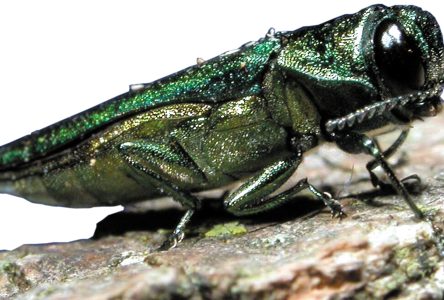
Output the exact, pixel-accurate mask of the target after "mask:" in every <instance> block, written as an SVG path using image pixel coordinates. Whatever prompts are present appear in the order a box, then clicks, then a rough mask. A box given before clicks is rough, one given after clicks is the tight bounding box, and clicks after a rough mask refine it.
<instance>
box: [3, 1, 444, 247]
mask: <svg viewBox="0 0 444 300" xmlns="http://www.w3.org/2000/svg"><path fill="white" fill-rule="evenodd" d="M370 4H373V1H356V0H349V1H345V0H343V1H325V2H324V1H318V0H310V1H279V0H273V1H239V0H238V1H232V0H225V1H217V2H216V1H189V0H188V1H155V2H154V1H152V3H151V1H47V0H39V1H19V0H18V1H2V2H1V3H0V144H4V143H6V142H9V141H12V140H14V139H16V138H19V137H21V136H23V135H25V134H28V133H30V132H31V131H34V130H36V129H39V128H42V127H44V126H47V125H50V124H51V123H53V122H56V121H58V120H60V119H62V118H65V117H68V116H70V115H72V114H74V113H77V112H79V111H82V110H84V109H87V108H89V107H91V106H93V105H95V104H98V103H100V102H102V101H104V100H107V99H109V98H112V97H114V96H116V95H118V94H121V93H123V92H125V91H127V89H128V85H129V84H131V83H141V82H150V81H153V80H155V79H158V78H160V77H163V76H166V75H168V74H170V73H173V72H175V71H178V70H180V69H183V68H185V67H187V66H189V65H193V64H195V62H196V58H197V57H202V58H205V59H208V58H211V57H214V56H216V55H218V54H220V53H222V52H224V51H227V50H231V49H234V48H237V47H238V46H240V45H241V44H243V43H245V42H248V41H250V40H257V39H258V38H260V37H262V36H264V35H265V33H266V32H267V30H268V28H269V27H274V28H276V30H278V31H283V30H294V29H297V28H299V27H302V26H305V25H314V24H318V23H321V22H324V21H326V20H329V19H331V18H334V17H336V16H339V15H342V14H345V13H354V12H356V11H358V10H359V9H361V8H364V7H366V6H368V5H370ZM384 4H386V5H393V4H403V3H400V2H398V1H385V3H384ZM404 4H405V3H404ZM408 4H416V5H418V6H421V7H423V8H424V9H427V10H429V11H430V12H432V13H433V14H434V15H435V17H436V18H437V19H438V21H439V22H440V23H441V24H444V11H443V7H444V5H442V4H440V1H437V0H431V1H424V0H423V1H410V3H408ZM119 209H120V208H119V207H115V208H106V209H105V208H94V209H66V208H58V207H47V206H43V205H36V204H31V203H28V202H27V201H25V200H23V199H20V198H16V197H12V196H8V195H0V249H12V248H15V247H17V246H19V245H21V244H24V243H45V242H57V241H70V240H73V239H79V238H88V237H90V236H91V235H92V233H93V231H94V229H95V224H96V222H98V221H100V220H101V219H102V218H103V217H104V216H105V215H106V214H108V213H111V212H115V211H117V210H119Z"/></svg>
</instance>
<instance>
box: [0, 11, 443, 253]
mask: <svg viewBox="0 0 444 300" xmlns="http://www.w3.org/2000/svg"><path fill="white" fill-rule="evenodd" d="M443 84H444V48H443V38H442V34H441V31H440V28H439V26H438V24H437V22H436V20H435V18H434V17H433V16H432V15H431V14H430V13H428V12H426V11H423V10H422V9H420V8H418V7H415V6H393V7H386V6H383V5H373V6H370V7H368V8H365V9H363V10H361V11H359V12H357V13H355V14H350V15H343V16H340V17H338V18H335V19H333V20H331V21H328V22H326V23H323V24H320V25H317V26H309V27H303V28H301V29H298V30H295V31H285V32H275V31H274V30H269V32H268V33H267V34H266V36H265V37H263V38H261V39H259V40H258V41H256V42H249V43H246V44H244V45H242V46H241V47H240V48H238V49H236V50H234V51H229V52H226V53H223V54H221V55H219V56H217V57H215V58H213V59H210V60H207V61H202V60H199V61H198V63H197V64H196V65H194V66H191V67H189V68H186V69H184V70H182V71H179V72H177V73H175V74H172V75H170V76H167V77H164V78H162V79H159V80H157V81H154V82H152V83H147V84H137V85H132V86H131V87H130V90H129V91H128V92H126V93H124V94H122V95H120V96H117V97H115V98H113V99H111V100H108V101H106V102H104V103H102V104H100V105H98V106H95V107H93V108H91V109H89V110H86V111H84V112H81V113H79V114H76V115H74V116H72V117H70V118H67V119H65V120H62V121H60V122H58V123H55V124H53V125H51V126H48V127H46V128H43V129H41V130H38V131H35V132H33V133H31V134H30V135H27V136H25V137H22V138H20V139H18V140H16V141H13V142H11V143H9V144H6V145H4V146H2V147H0V191H1V192H2V193H8V194H12V195H17V196H20V197H23V198H25V199H28V200H29V201H31V202H36V203H42V204H47V205H58V206H66V207H92V206H104V205H105V206H106V205H129V204H131V203H135V202H138V201H142V200H146V199H154V198H157V197H160V196H170V197H172V198H173V199H174V200H176V201H178V202H180V203H181V204H182V205H183V206H184V207H185V208H186V209H187V210H186V213H185V214H184V216H183V217H182V219H181V220H180V222H179V224H178V225H177V227H176V229H175V230H174V231H173V233H172V234H171V235H170V237H169V238H168V239H167V240H166V241H165V243H164V245H163V248H170V247H172V246H175V245H176V244H177V242H179V241H180V240H181V239H182V238H183V236H184V228H185V226H186V224H187V223H188V222H189V221H190V219H191V217H192V215H193V214H194V213H195V212H196V211H197V210H198V209H199V207H200V206H201V201H202V199H200V198H199V197H198V196H196V195H195V193H196V192H199V191H204V190H208V189H213V188H217V187H222V186H224V185H227V184H229V183H231V182H234V181H239V180H242V181H243V183H242V185H241V186H240V187H239V188H237V189H236V190H234V191H231V193H229V194H228V195H227V196H225V198H224V199H223V203H224V207H225V209H226V210H227V211H229V212H230V213H232V214H234V215H249V214H256V213H260V212H263V211H266V210H269V209H272V208H274V207H276V206H278V205H280V204H282V203H284V202H287V201H289V200H291V199H292V198H293V197H294V195H295V194H297V193H298V192H300V191H301V190H305V189H308V190H309V191H311V192H312V193H313V194H314V195H315V196H316V197H317V198H319V199H320V200H322V201H323V202H324V203H325V205H326V206H328V207H329V209H330V210H331V212H332V214H333V215H334V216H338V217H341V216H343V215H344V213H343V211H342V209H341V205H340V204H339V203H338V202H337V201H336V200H334V199H333V198H332V197H331V196H330V195H328V194H326V193H323V192H321V191H319V190H318V189H316V188H315V187H314V186H313V185H311V184H310V183H309V181H308V180H307V179H303V180H301V181H299V182H298V183H296V184H295V185H294V186H293V187H291V188H289V189H288V190H286V191H284V192H282V193H279V194H276V195H275V194H273V195H272V193H273V192H275V191H276V190H277V189H278V188H279V187H280V186H281V185H282V184H283V183H284V182H286V181H287V180H288V179H289V178H290V176H291V175H292V174H293V173H294V172H295V171H296V169H297V167H298V165H299V164H300V163H301V161H302V158H303V155H304V153H305V152H306V151H308V150H310V149H313V148H315V147H317V146H319V145H321V144H323V143H335V144H336V145H337V146H338V147H339V148H340V149H342V150H344V151H346V152H348V153H366V154H368V155H370V156H371V157H372V160H371V161H370V162H369V163H368V164H367V169H368V171H369V173H370V178H371V182H372V183H373V185H374V186H376V187H378V186H379V187H382V186H386V185H387V183H385V182H383V181H382V180H381V179H379V178H378V177H377V176H376V174H375V173H374V172H373V170H374V168H376V167H377V166H380V167H381V168H382V170H383V171H384V172H385V174H386V175H387V178H388V181H389V184H390V185H391V186H392V188H393V189H394V190H395V191H396V192H397V193H398V194H399V195H400V196H402V198H403V199H404V200H405V202H406V203H407V204H408V205H409V207H410V209H411V210H412V211H413V212H414V214H415V215H416V217H418V218H420V219H422V218H424V217H425V216H424V213H423V212H422V211H421V210H420V209H419V208H418V207H417V206H416V205H415V203H414V201H413V200H412V198H411V196H410V195H409V193H408V192H407V190H406V188H405V186H404V184H403V180H399V179H398V178H397V177H396V175H395V173H394V172H393V171H392V168H391V167H390V166H389V164H388V163H387V161H386V158H387V157H389V156H391V155H392V154H393V153H394V152H396V150H397V149H398V148H399V146H401V144H402V143H403V141H404V140H405V138H406V136H407V134H408V130H409V128H410V124H411V123H412V122H413V121H414V120H417V119H420V120H421V119H423V118H425V117H429V116H435V115H436V114H437V113H438V112H439V111H440V110H441V105H442V100H441V98H440V95H441V92H442V89H443ZM393 130H399V132H400V135H399V137H398V138H397V139H396V140H395V141H394V143H393V145H392V146H390V147H389V148H388V149H387V150H385V151H383V150H382V149H381V148H380V147H379V146H378V143H377V141H376V136H377V135H378V133H380V132H382V131H384V132H387V131H393Z"/></svg>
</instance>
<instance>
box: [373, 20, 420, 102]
mask: <svg viewBox="0 0 444 300" xmlns="http://www.w3.org/2000/svg"><path fill="white" fill-rule="evenodd" d="M374 50H375V61H376V65H377V67H378V70H379V72H380V75H381V77H382V78H381V79H382V81H383V83H384V85H385V86H386V87H387V88H389V89H390V90H391V91H392V92H393V93H395V94H403V93H406V92H409V91H412V90H418V89H420V88H421V87H422V86H423V85H424V83H425V70H424V65H423V62H422V58H421V52H420V51H419V49H418V46H417V45H416V43H415V41H414V40H413V38H411V37H409V36H407V35H406V34H405V32H404V30H403V29H402V27H401V26H400V25H399V23H397V22H396V21H394V20H385V21H382V22H381V24H379V25H378V27H377V28H376V31H375V35H374Z"/></svg>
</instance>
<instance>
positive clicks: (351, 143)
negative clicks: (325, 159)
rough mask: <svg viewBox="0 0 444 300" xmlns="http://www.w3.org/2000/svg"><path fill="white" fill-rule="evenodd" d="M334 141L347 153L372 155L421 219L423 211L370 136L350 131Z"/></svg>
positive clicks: (393, 185) (394, 187) (395, 188)
mask: <svg viewBox="0 0 444 300" xmlns="http://www.w3.org/2000/svg"><path fill="white" fill-rule="evenodd" d="M335 139H336V143H337V144H338V146H339V147H341V149H343V150H344V151H346V152H349V153H367V154H369V155H371V156H373V158H374V160H375V161H376V163H377V164H378V165H379V166H381V168H382V169H383V170H384V172H385V173H386V175H387V177H388V179H389V181H390V183H391V185H392V187H393V189H394V190H395V191H396V192H397V193H398V194H399V195H400V196H401V197H403V198H404V200H405V202H406V203H407V204H408V206H409V207H410V209H411V210H412V211H413V212H414V213H415V215H416V217H418V218H420V219H423V218H424V213H423V212H422V211H421V210H420V209H419V208H418V207H417V206H416V204H415V203H414V202H413V200H412V198H411V197H410V195H409V193H408V192H407V190H406V188H405V187H404V185H403V184H402V182H401V181H399V180H398V178H397V177H396V175H395V173H394V172H393V170H392V169H391V168H390V166H389V164H388V163H387V161H386V160H385V157H384V153H383V152H382V151H381V149H380V148H379V146H378V144H377V142H376V141H375V140H373V139H372V138H370V137H368V136H366V135H364V134H360V133H356V132H350V133H347V134H344V135H339V136H336V137H335ZM395 150H396V149H395Z"/></svg>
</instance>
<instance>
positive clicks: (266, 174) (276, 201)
mask: <svg viewBox="0 0 444 300" xmlns="http://www.w3.org/2000/svg"><path fill="white" fill-rule="evenodd" d="M301 160H302V153H301V152H299V153H297V154H296V155H295V156H292V157H289V158H287V159H283V160H280V161H277V162H275V163H273V164H272V165H270V166H268V167H267V168H265V169H264V170H263V171H262V172H261V173H260V174H258V175H256V176H254V177H252V178H250V179H249V180H247V181H246V182H245V183H244V184H243V185H241V186H240V187H239V188H238V189H237V190H235V191H234V192H233V193H232V194H230V195H229V196H228V197H227V198H226V199H225V201H224V205H225V208H226V209H227V211H229V212H230V213H232V214H234V215H237V216H241V215H251V214H256V213H260V212H263V211H267V210H269V209H272V208H275V207H277V206H279V205H282V204H284V203H285V202H288V201H289V200H291V199H292V198H293V197H294V196H295V194H297V193H299V192H300V191H302V190H304V189H309V190H310V191H311V192H312V193H313V194H314V195H315V196H316V197H317V198H318V199H320V200H322V201H323V202H324V203H325V205H326V206H328V207H329V208H330V210H331V213H332V215H333V216H334V217H343V216H345V213H344V212H343V211H342V207H341V205H340V204H339V203H338V202H337V201H336V200H334V199H332V198H331V196H330V195H328V194H326V193H322V192H320V191H318V190H317V189H316V188H315V187H314V186H312V185H311V184H310V183H309V182H308V181H307V179H302V180H300V181H299V182H298V183H296V185H295V186H293V187H292V188H290V189H289V190H287V191H284V192H282V193H280V194H278V195H275V196H271V197H270V194H271V193H273V192H274V191H276V190H277V189H278V188H279V187H280V186H281V185H282V184H283V183H284V182H285V181H287V180H288V179H289V178H290V177H291V175H292V174H293V173H294V171H295V170H296V169H297V167H298V165H299V164H300V162H301Z"/></svg>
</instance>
